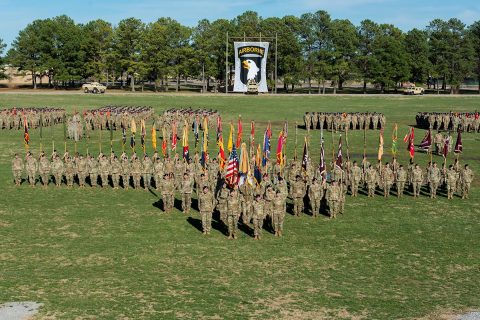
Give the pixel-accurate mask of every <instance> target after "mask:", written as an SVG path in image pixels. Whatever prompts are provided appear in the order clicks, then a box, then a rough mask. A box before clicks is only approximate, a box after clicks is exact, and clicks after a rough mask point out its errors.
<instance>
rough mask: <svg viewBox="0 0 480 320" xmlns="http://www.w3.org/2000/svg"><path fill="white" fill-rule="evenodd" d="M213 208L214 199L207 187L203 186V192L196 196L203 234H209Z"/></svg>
mask: <svg viewBox="0 0 480 320" xmlns="http://www.w3.org/2000/svg"><path fill="white" fill-rule="evenodd" d="M182 204H183V202H182ZM214 207H215V198H214V196H213V193H212V192H211V191H210V190H209V189H208V186H204V187H203V191H201V192H199V194H198V209H199V211H200V216H201V217H202V229H203V234H210V230H211V229H212V213H213V209H214Z"/></svg>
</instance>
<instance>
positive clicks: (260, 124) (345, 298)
mask: <svg viewBox="0 0 480 320" xmlns="http://www.w3.org/2000/svg"><path fill="white" fill-rule="evenodd" d="M106 104H117V105H120V104H123V105H149V106H153V107H154V108H155V110H156V111H157V113H159V112H161V111H162V110H165V109H168V108H171V107H182V106H183V107H188V106H192V107H206V108H214V109H218V110H219V111H220V113H221V115H222V117H223V118H224V130H225V131H224V139H225V140H226V138H227V131H228V129H227V125H226V123H227V122H228V121H230V120H236V118H237V116H238V114H242V117H243V119H244V121H245V122H247V121H249V120H251V119H255V120H256V121H257V130H256V141H257V142H258V141H261V135H262V131H263V130H264V127H265V124H266V121H268V120H271V121H272V122H273V129H274V132H275V134H274V136H275V137H276V135H277V134H278V131H279V130H280V125H281V123H283V121H284V120H285V119H288V120H289V122H290V124H291V125H290V137H289V141H288V153H289V154H290V156H291V155H292V153H293V145H294V138H293V137H294V131H295V130H294V129H293V123H294V122H295V121H298V122H301V121H302V115H303V113H304V112H305V111H347V112H348V111H367V110H368V111H377V112H383V113H385V114H386V115H387V123H388V124H387V129H386V131H385V154H386V156H385V158H386V159H385V160H387V158H389V157H390V155H389V150H390V143H391V139H390V136H391V130H392V126H393V123H395V122H396V123H398V124H399V133H398V136H399V151H400V155H399V157H400V162H402V163H406V161H407V159H408V154H407V151H406V150H405V146H404V144H403V142H401V139H402V138H403V135H404V134H405V133H406V131H407V125H409V124H414V122H415V113H416V112H417V111H449V110H458V111H471V110H475V109H477V108H478V106H479V105H480V98H476V97H455V98H454V97H428V96H425V97H380V96H375V97H371V96H369V97H364V96H350V97H332V96H329V97H319V96H301V97H294V96H280V97H245V96H229V97H224V96H205V97H202V96H200V95H194V96H184V95H153V94H152V95H147V94H145V95H141V94H140V95H132V94H126V95H105V96H94V95H54V94H37V95H34V94H2V95H1V96H0V107H4V106H14V105H16V106H30V105H39V106H46V105H50V106H62V107H65V108H67V109H68V110H69V111H72V110H73V109H74V108H76V109H77V110H82V109H84V108H90V107H98V106H103V105H106ZM244 127H245V128H247V125H246V124H245V125H244ZM245 131H249V130H248V129H246V130H245ZM298 132H299V137H298V141H299V146H298V152H299V153H301V150H302V145H301V143H300V142H301V141H303V136H304V135H305V131H304V130H301V129H299V130H298ZM367 134H368V154H369V155H370V157H371V158H374V157H375V156H376V147H377V144H378V131H375V132H373V131H369V132H367ZM31 136H32V138H31V139H32V142H31V148H32V150H33V152H34V153H35V154H38V150H39V137H38V130H32V132H31ZM210 136H211V138H212V139H213V134H211V135H210ZM245 136H248V133H245V134H244V137H245ZM416 136H417V139H416V140H417V142H418V141H420V139H421V137H422V136H423V130H417V131H416ZM108 137H109V135H108V134H107V133H104V134H103V137H102V140H103V143H102V144H103V147H104V148H108V147H109V142H108V139H109V138H108ZM325 137H326V148H327V157H328V159H331V135H330V133H327V132H325ZM54 138H55V140H56V146H57V148H58V149H60V150H62V149H63V133H62V127H61V126H57V127H55V130H54ZM98 138H99V137H98V136H97V135H94V136H93V137H92V140H91V142H90V151H91V152H94V153H96V152H98ZM114 138H115V142H114V149H115V150H116V151H117V152H120V151H121V150H120V147H119V143H120V142H119V139H120V133H119V132H116V133H115V137H114ZM479 138H480V134H465V135H464V136H463V145H464V151H465V152H464V154H463V155H462V156H461V157H460V160H461V162H462V163H465V162H468V163H470V165H471V167H472V168H473V169H474V171H475V172H476V173H477V176H478V173H479V172H480V163H479V159H480V147H479V146H478V141H479ZM22 140H23V136H22V132H21V131H5V130H4V131H0V148H1V150H3V152H2V153H1V154H0V192H1V193H2V196H1V197H0V240H1V241H0V302H6V301H22V300H33V301H38V302H41V303H44V307H43V308H42V309H41V312H40V314H39V315H38V319H54V318H59V319H74V318H81V319H85V318H92V319H119V318H125V319H127V318H128V319H152V318H153V319H172V318H185V319H199V318H203V319H220V318H226V319H246V318H247V319H248V318H250V319H279V318H280V319H322V318H331V319H338V318H345V319H361V318H364V319H398V318H403V319H413V318H420V317H426V318H431V319H434V318H438V315H440V314H443V313H452V312H453V313H459V312H462V311H466V310H470V309H478V308H480V298H479V295H478V292H480V282H479V281H478V279H479V278H480V269H479V267H478V261H480V250H479V245H480V240H479V237H478V234H480V200H479V199H480V198H479V196H480V192H479V183H478V179H476V180H475V182H474V186H473V189H472V193H471V197H470V198H471V200H461V199H459V198H456V199H454V200H452V201H448V200H447V199H446V198H445V197H443V196H442V197H439V198H438V199H437V200H433V201H432V200H430V199H429V198H428V197H426V196H423V197H421V198H420V199H418V200H414V199H413V198H411V197H410V196H407V197H405V198H404V199H402V200H398V199H397V198H393V197H391V198H389V199H387V200H384V199H383V198H381V197H376V198H374V199H368V198H366V197H365V196H363V195H362V196H360V197H359V198H357V199H351V198H349V197H348V198H347V203H346V213H345V214H344V215H343V216H340V217H339V218H338V219H336V220H333V221H331V220H328V219H326V218H320V219H317V220H313V219H312V218H310V217H309V216H303V217H301V218H294V217H293V216H291V215H287V218H286V221H285V236H284V237H283V238H282V239H277V238H275V237H273V235H271V234H269V233H265V234H264V238H263V239H262V241H260V242H255V241H253V240H252V238H251V236H250V235H248V234H246V233H244V232H241V233H240V235H241V236H240V239H239V240H238V241H229V240H227V238H226V237H225V235H223V234H222V233H221V232H220V231H218V226H217V225H215V224H214V232H213V233H212V235H211V236H209V237H204V236H203V235H202V234H201V232H199V230H198V229H197V225H198V223H199V218H200V217H199V214H198V212H196V211H193V212H192V214H191V217H187V216H185V215H183V214H181V213H180V212H178V211H175V212H174V213H172V214H170V215H165V214H163V213H162V211H161V210H160V209H159V208H158V201H159V198H158V195H157V194H155V192H144V191H136V190H127V191H124V190H111V189H106V190H98V189H90V188H87V189H83V190H80V189H78V188H74V189H67V188H65V187H62V188H60V189H57V188H54V187H53V186H50V187H49V188H48V189H47V190H44V189H41V188H38V187H37V188H35V189H32V188H30V187H28V186H27V185H26V184H24V185H22V186H21V187H19V188H17V187H15V186H14V185H13V183H12V182H11V171H10V161H11V158H12V156H13V153H14V152H22V153H23V151H24V148H23V144H22ZM43 140H44V141H43V143H44V145H46V147H47V148H48V150H50V148H51V131H50V129H49V128H47V129H44V139H43ZM274 140H276V138H275V139H274ZM191 143H192V141H191ZM310 143H311V145H310V152H311V154H312V156H313V158H314V159H315V160H316V161H318V153H319V132H318V131H315V132H313V133H312V135H311V137H310ZM337 143H338V135H335V136H334V144H335V145H336V144H337ZM272 145H273V146H274V148H273V149H275V147H276V146H275V142H273V143H272ZM344 145H345V143H344ZM349 145H350V153H351V155H352V158H354V159H357V160H360V155H361V154H362V152H363V132H353V131H350V132H349ZM85 147H86V146H85V143H84V142H81V143H79V145H78V149H79V150H80V151H82V152H84V151H85ZM68 148H69V149H70V150H71V149H73V144H72V143H71V142H68ZM210 150H211V151H212V153H213V151H214V150H216V148H215V144H214V142H213V140H212V142H211V143H210ZM149 152H151V150H150V151H149ZM274 152H275V151H273V154H274ZM345 153H346V150H345V148H344V154H345ZM428 160H429V157H428V156H427V155H425V154H419V153H417V156H416V161H418V162H419V163H421V164H422V165H425V163H426V162H427V161H428ZM434 160H435V161H438V162H441V161H442V159H441V158H440V157H436V156H434ZM451 161H452V157H451V156H450V157H449V159H448V162H449V163H450V162H451Z"/></svg>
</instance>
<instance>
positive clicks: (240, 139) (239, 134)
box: [236, 116, 243, 149]
mask: <svg viewBox="0 0 480 320" xmlns="http://www.w3.org/2000/svg"><path fill="white" fill-rule="evenodd" d="M242 135H243V125H242V117H241V116H239V117H238V130H237V141H236V147H237V149H238V148H240V145H241V143H242Z"/></svg>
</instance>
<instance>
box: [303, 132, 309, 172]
mask: <svg viewBox="0 0 480 320" xmlns="http://www.w3.org/2000/svg"><path fill="white" fill-rule="evenodd" d="M307 165H308V145H307V137H306V136H305V142H304V144H303V156H302V169H303V171H304V172H306V171H307Z"/></svg>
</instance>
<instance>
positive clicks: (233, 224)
mask: <svg viewBox="0 0 480 320" xmlns="http://www.w3.org/2000/svg"><path fill="white" fill-rule="evenodd" d="M238 218H240V200H239V199H238V192H237V189H232V190H231V191H230V195H229V196H228V200H227V226H228V239H236V237H237V235H236V233H237V229H238Z"/></svg>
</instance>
